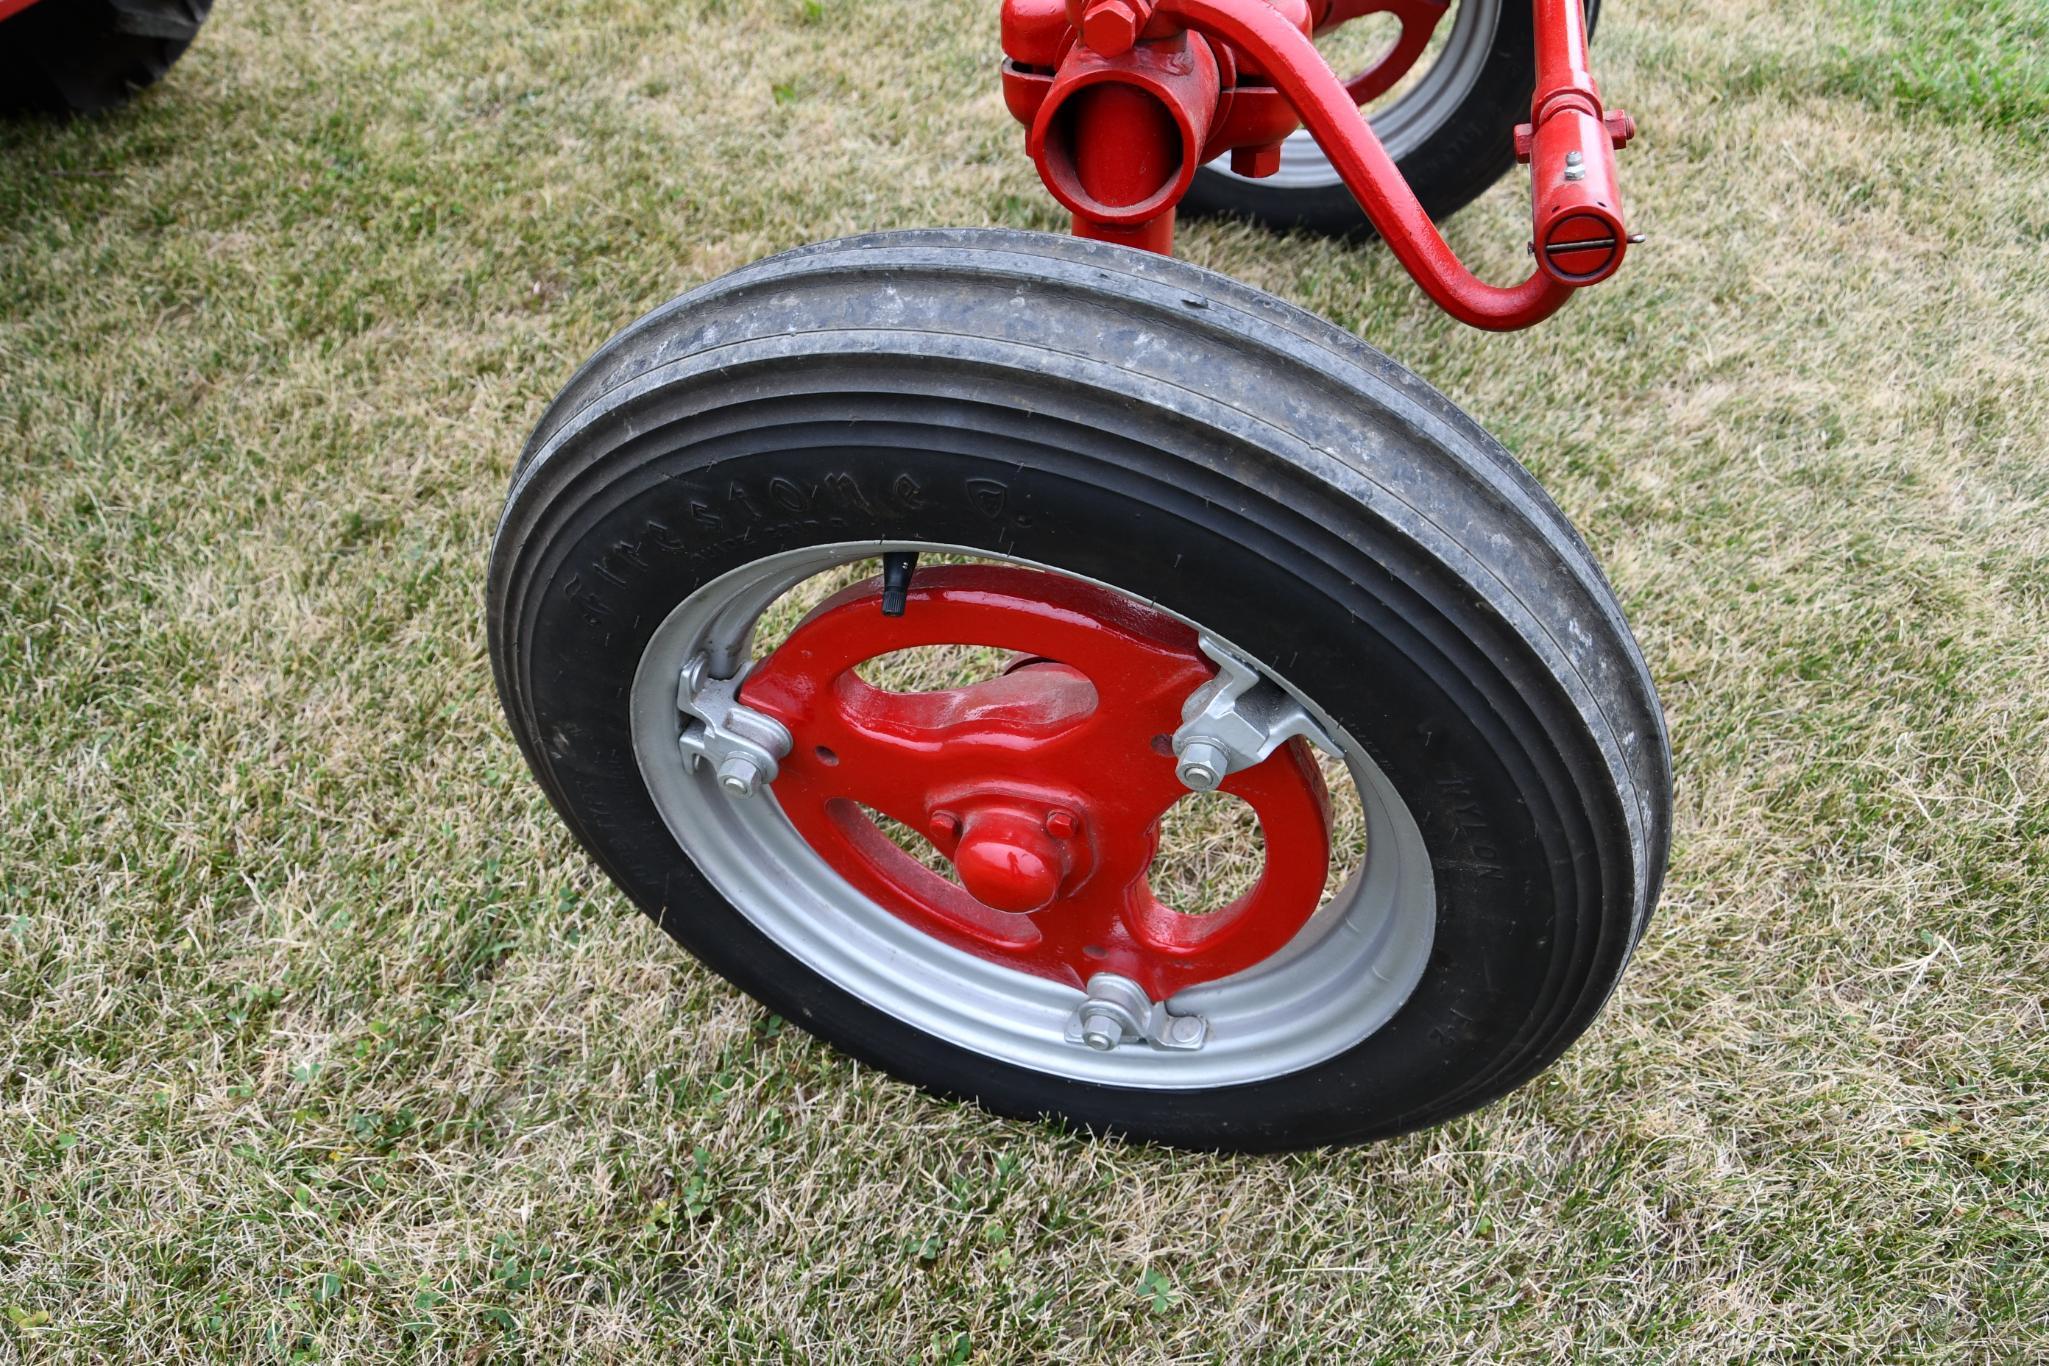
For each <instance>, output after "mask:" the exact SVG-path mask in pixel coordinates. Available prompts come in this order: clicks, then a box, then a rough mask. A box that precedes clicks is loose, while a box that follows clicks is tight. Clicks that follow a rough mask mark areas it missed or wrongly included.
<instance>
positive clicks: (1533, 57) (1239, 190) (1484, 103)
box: [1181, 0, 1601, 237]
mask: <svg viewBox="0 0 2049 1366" xmlns="http://www.w3.org/2000/svg"><path fill="white" fill-rule="evenodd" d="M1600 12H1601V0H1587V34H1588V37H1589V38H1591V37H1592V35H1593V29H1594V23H1595V21H1596V20H1597V19H1598V18H1599V17H1600ZM1533 25H1534V20H1533V16H1532V14H1531V10H1530V6H1529V4H1528V3H1527V0H1503V5H1502V8H1501V11H1500V15H1499V18H1498V20H1497V22H1496V24H1495V31H1494V35H1493V38H1492V40H1491V42H1490V43H1489V45H1488V52H1487V58H1486V64H1485V66H1484V67H1482V69H1481V71H1480V74H1479V76H1478V77H1477V78H1476V79H1475V80H1474V82H1473V86H1472V89H1471V90H1470V91H1469V92H1468V93H1467V95H1466V97H1465V98H1464V99H1463V100H1461V101H1460V102H1459V104H1458V105H1457V107H1456V109H1455V110H1454V111H1453V112H1452V113H1451V115H1450V116H1449V117H1447V118H1446V119H1445V120H1444V122H1443V123H1442V124H1441V125H1439V127H1438V128H1437V130H1436V131H1435V132H1433V133H1431V134H1429V135H1428V136H1426V137H1425V138H1424V139H1423V140H1422V141H1421V142H1420V143H1419V144H1418V145H1417V146H1416V147H1415V148H1414V149H1412V150H1411V151H1409V152H1408V153H1407V154H1406V155H1404V156H1402V157H1401V158H1400V159H1398V160H1397V161H1396V162H1395V165H1396V166H1397V167H1399V168H1400V169H1401V173H1402V176H1403V178H1404V179H1406V180H1407V181H1408V182H1409V188H1411V189H1412V190H1414V191H1415V192H1416V198H1417V199H1418V200H1419V201H1420V202H1421V203H1422V205H1423V208H1424V210H1425V211H1426V212H1428V213H1429V215H1430V216H1431V217H1432V218H1433V219H1436V220H1437V221H1439V222H1442V221H1443V220H1444V219H1446V218H1449V217H1450V216H1451V215H1452V214H1455V213H1457V212H1458V211H1459V210H1460V209H1463V208H1464V207H1465V206H1466V205H1468V204H1470V203H1472V202H1473V201H1474V200H1475V199H1478V198H1479V197H1480V196H1481V195H1482V194H1485V193H1486V192H1487V190H1488V189H1489V188H1490V187H1491V186H1492V185H1493V184H1494V182H1495V181H1497V180H1499V179H1501V177H1502V176H1504V175H1506V174H1507V173H1508V172H1509V171H1510V170H1513V169H1514V167H1515V128H1516V125H1517V124H1519V123H1527V122H1529V119H1530V95H1531V93H1532V91H1533V90H1534V89H1535V87H1536V80H1537V47H1536V41H1537V40H1536V33H1535V28H1534V26H1533ZM1181 204H1182V208H1183V209H1185V210H1186V211H1188V212H1189V213H1192V214H1198V215H1200V214H1219V215H1226V216H1231V217H1237V218H1249V219H1251V220H1252V221H1253V222H1255V223H1261V224H1264V225H1265V226H1267V227H1270V228H1277V229H1282V230H1286V229H1289V228H1306V229H1308V230H1309V231H1311V232H1320V233H1326V234H1329V235H1332V236H1340V237H1371V236H1374V235H1376V234H1375V233H1374V231H1373V225H1372V224H1370V223H1368V222H1367V221H1366V214H1365V211H1364V210H1362V209H1361V208H1360V207H1359V201H1358V200H1356V199H1354V198H1353V197H1352V192H1351V191H1350V190H1348V189H1346V188H1345V187H1344V186H1343V185H1341V184H1333V185H1326V186H1319V187H1286V188H1284V187H1282V186H1278V185H1274V184H1272V183H1270V182H1267V181H1259V180H1243V179H1240V178H1238V177H1236V176H1229V175H1225V174H1224V173H1223V172H1221V171H1219V170H1216V169H1214V168H1212V167H1209V166H1205V167H1203V168H1202V169H1201V170H1199V171H1197V172H1196V173H1195V181H1194V183H1193V184H1191V185H1190V186H1189V187H1188V195H1187V197H1186V198H1185V199H1183V200H1182V201H1181Z"/></svg>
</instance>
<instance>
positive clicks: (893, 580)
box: [882, 550, 918, 617]
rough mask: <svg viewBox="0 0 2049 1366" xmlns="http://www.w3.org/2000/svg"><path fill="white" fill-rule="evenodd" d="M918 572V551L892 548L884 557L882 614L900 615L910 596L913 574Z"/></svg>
mask: <svg viewBox="0 0 2049 1366" xmlns="http://www.w3.org/2000/svg"><path fill="white" fill-rule="evenodd" d="M917 572H918V552H917V551H915V550H892V551H890V552H889V553H888V554H886V555H884V556H883V557H882V615H884V616H885V617H900V616H902V615H903V614H904V602H905V600H906V599H908V598H909V597H910V592H911V575H913V574H915V573H917Z"/></svg>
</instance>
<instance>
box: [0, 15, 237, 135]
mask: <svg viewBox="0 0 2049 1366" xmlns="http://www.w3.org/2000/svg"><path fill="white" fill-rule="evenodd" d="M212 9H213V0H40V3H38V4H34V5H31V6H29V8H27V9H25V10H23V11H22V12H21V13H20V14H17V15H15V16H14V17H13V18H12V19H9V20H7V21H6V22H5V23H0V109H4V110H10V111H11V110H37V111H41V112H44V113H53V114H93V113H98V112H99V111H101V110H103V109H111V108H113V107H114V106H116V105H119V104H125V103H126V102H127V101H128V100H129V99H131V98H133V97H134V95H135V93H136V92H137V91H138V90H141V89H142V88H143V87H145V86H149V85H154V84H155V83H156V82H157V81H159V80H161V79H162V78H163V75H164V73H165V72H166V71H169V70H170V69H171V64H172V63H173V62H175V61H177V60H178V58H180V57H181V56H183V55H184V53H185V49H186V48H188V47H190V46H191V45H192V40H193V38H194V37H195V36H197V34H198V33H199V27H200V25H201V24H203V23H205V22H206V16H207V14H208V13H209V12H210V11H211V10H212Z"/></svg>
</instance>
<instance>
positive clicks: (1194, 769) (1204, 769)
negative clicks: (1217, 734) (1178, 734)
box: [1174, 740, 1231, 792]
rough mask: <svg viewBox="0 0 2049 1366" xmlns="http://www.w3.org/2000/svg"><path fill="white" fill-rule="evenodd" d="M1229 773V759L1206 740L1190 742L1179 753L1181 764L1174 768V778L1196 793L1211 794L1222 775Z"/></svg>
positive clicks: (1222, 778)
mask: <svg viewBox="0 0 2049 1366" xmlns="http://www.w3.org/2000/svg"><path fill="white" fill-rule="evenodd" d="M1230 771H1231V758H1230V756H1229V755H1227V754H1225V753H1224V751H1223V750H1222V749H1220V748H1218V747H1217V746H1216V745H1213V744H1211V743H1210V742H1209V741H1207V740H1191V741H1189V742H1188V745H1187V747H1186V748H1184V749H1183V750H1182V751H1181V762H1180V763H1179V764H1177V765H1175V767H1174V776H1176V777H1177V778H1179V779H1180V780H1181V783H1182V786H1184V787H1188V788H1192V789H1193V790H1195V791H1197V792H1212V791H1215V790H1216V786H1217V784H1218V783H1221V782H1222V781H1223V780H1224V775H1225V774H1226V773H1229V772H1230Z"/></svg>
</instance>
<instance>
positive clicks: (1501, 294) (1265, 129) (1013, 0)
mask: <svg viewBox="0 0 2049 1366" xmlns="http://www.w3.org/2000/svg"><path fill="white" fill-rule="evenodd" d="M1532 2H1533V6H1534V20H1535V26H1536V37H1537V43H1536V56H1537V69H1536V85H1535V91H1534V94H1533V97H1532V100H1531V105H1530V122H1529V123H1528V124H1527V125H1524V126H1523V127H1521V128H1519V129H1517V131H1516V148H1517V154H1518V157H1519V159H1521V160H1524V161H1527V162H1528V163H1529V165H1530V168H1531V179H1532V187H1533V194H1532V201H1533V202H1532V205H1531V212H1532V234H1531V241H1530V248H1531V251H1532V252H1533V253H1534V255H1535V256H1536V261H1537V265H1536V269H1535V270H1534V271H1533V272H1532V273H1531V275H1530V277H1529V278H1528V279H1527V280H1525V281H1523V282H1522V283H1521V284H1519V285H1515V286H1512V287H1502V286H1497V285H1490V284H1487V283H1485V282H1483V281H1481V280H1479V279H1478V278H1476V277H1475V276H1474V275H1473V273H1472V272H1471V271H1469V270H1467V269H1466V267H1465V266H1464V265H1463V264H1461V263H1460V261H1459V259H1458V257H1457V256H1456V255H1455V254H1454V253H1453V252H1452V250H1451V248H1450V247H1449V246H1447V245H1446V244H1445V241H1444V238H1443V236H1442V235H1441V234H1440V233H1439V232H1438V231H1437V227H1436V225H1435V224H1434V223H1433V222H1431V220H1430V216H1429V214H1428V213H1427V212H1425V211H1424V209H1423V206H1422V205H1421V204H1420V203H1418V202H1417V199H1416V196H1415V194H1414V192H1413V191H1412V190H1411V189H1410V187H1409V185H1408V182H1407V181H1406V180H1404V179H1403V177H1402V174H1401V172H1400V170H1398V169H1397V168H1396V166H1395V163H1394V161H1393V159H1392V158H1390V157H1389V156H1388V154H1387V151H1386V149H1385V148H1383V147H1382V146H1381V143H1380V140H1379V139H1378V138H1377V137H1375V136H1374V133H1373V129H1372V126H1371V125H1370V124H1369V123H1368V122H1367V121H1366V119H1364V118H1362V117H1361V116H1360V113H1359V105H1360V103H1361V102H1362V101H1363V100H1366V99H1370V98H1372V97H1373V96H1374V95H1377V94H1380V93H1382V92H1384V91H1386V90H1387V89H1389V88H1390V87H1392V86H1393V85H1394V84H1395V82H1397V81H1398V80H1400V78H1401V77H1402V75H1403V74H1404V73H1405V72H1406V71H1407V70H1408V69H1409V67H1410V66H1411V65H1412V64H1413V63H1414V62H1415V60H1416V59H1417V57H1418V56H1419V55H1420V54H1421V53H1422V51H1423V50H1424V47H1425V45H1426V44H1427V43H1428V41H1429V37H1430V33H1431V31H1432V29H1433V28H1434V27H1435V24H1436V22H1437V20H1438V19H1439V18H1441V17H1442V15H1443V14H1444V13H1445V11H1446V9H1447V8H1448V7H1447V6H1446V5H1445V4H1443V3H1441V0H1274V2H1273V3H1269V0H1005V2H1004V6H1003V47H1004V54H1005V57H1006V60H1005V62H1004V68H1003V82H1004V94H1005V99H1006V102H1007V103H1008V105H1009V108H1010V111H1011V113H1012V114H1013V115H1015V116H1016V117H1017V118H1018V120H1019V121H1020V122H1022V123H1024V124H1025V125H1026V127H1027V128H1028V129H1029V133H1028V135H1027V139H1026V148H1027V150H1028V151H1029V152H1030V154H1031V156H1032V159H1033V160H1034V161H1035V162H1036V163H1037V164H1038V167H1039V173H1040V175H1041V177H1042V178H1043V179H1044V180H1045V182H1046V186H1047V188H1048V189H1049V190H1051V191H1052V193H1053V196H1054V198H1056V199H1058V200H1059V201H1060V203H1061V204H1062V205H1064V206H1065V207H1066V208H1067V209H1068V210H1069V211H1070V212H1071V213H1072V214H1073V215H1074V231H1075V233H1076V234H1077V235H1079V236H1082V237H1092V238H1098V239H1101V240H1104V241H1111V242H1120V243H1123V244H1125V245H1129V246H1137V247H1143V248H1146V249H1148V250H1152V251H1157V252H1162V253H1168V252H1171V251H1172V249H1173V236H1174V212H1175V208H1176V206H1177V205H1178V204H1179V203H1180V201H1181V199H1182V196H1183V195H1185V194H1186V193H1187V190H1188V187H1189V184H1190V182H1191V181H1192V180H1193V179H1194V176H1195V172H1196V169H1197V167H1199V166H1200V165H1202V164H1203V163H1204V162H1207V161H1209V160H1211V159H1213V158H1216V157H1219V156H1222V155H1224V154H1225V153H1229V154H1230V155H1231V158H1232V168H1233V169H1234V170H1236V171H1237V172H1238V173H1240V174H1241V175H1261V174H1267V173H1270V172H1271V171H1272V169H1273V168H1274V167H1275V166H1276V165H1277V164H1278V153H1279V146H1280V142H1281V140H1282V139H1283V138H1285V137H1286V136H1287V135H1288V134H1289V133H1290V132H1293V131H1294V130H1295V129H1296V128H1297V127H1306V128H1307V129H1308V130H1309V132H1310V134H1311V135H1312V136H1313V137H1314V138H1315V139H1316V142H1317V145H1318V146H1319V147H1321V148H1322V149H1323V152H1324V154H1325V156H1327V157H1328V158H1329V160H1330V163H1331V165H1332V167H1333V168H1334V169H1335V170H1336V171H1337V173H1338V175H1339V176H1340V177H1341V178H1342V180H1343V181H1344V183H1345V185H1346V187H1347V188H1349V189H1350V190H1351V192H1352V194H1353V196H1354V197H1355V198H1357V200H1358V201H1359V205H1360V207H1361V208H1362V209H1363V210H1364V211H1365V213H1366V216H1367V219H1368V220H1369V221H1370V222H1371V223H1372V225H1373V227H1374V228H1375V229H1376V230H1377V231H1378V232H1379V233H1380V235H1381V236H1382V237H1383V238H1385V239H1386V241H1387V243H1388V246H1389V247H1390V248H1391V249H1392V250H1393V252H1394V254H1395V257H1396V259H1397V260H1399V261H1400V262H1401V263H1402V266H1403V268H1404V269H1406V270H1407V271H1408V272H1409V274H1410V275H1411V276H1413V277H1414V278H1415V280H1416V282H1417V283H1418V284H1419V285H1421V286H1422V288H1423V291H1424V293H1426V294H1428V295H1429V296H1430V298H1431V299H1432V300H1433V301H1435V302H1436V303H1437V304H1438V305H1439V306H1440V307H1442V308H1443V309H1444V310H1445V311H1446V312H1448V313H1450V314H1451V315H1452V316H1453V317H1455V318H1457V319H1458V320H1459V321H1461V322H1464V323H1468V324H1471V325H1472V326H1474V327H1481V328H1487V329H1490V330H1495V331H1509V330H1513V329H1516V328H1521V327H1528V326H1530V325H1531V324H1533V323H1537V322H1541V321H1542V320H1543V319H1545V318H1547V317H1549V316H1550V315H1551V314H1553V313H1555V312H1557V310H1558V309H1559V307H1560V306H1562V305H1563V304H1564V302H1565V301H1566V299H1567V298H1569V297H1570V296H1571V294H1572V291H1573V290H1575V289H1579V288H1582V287H1584V286H1586V285H1591V284H1595V283H1598V282H1599V281H1602V280H1605V279H1607V278H1608V277H1609V276H1611V275H1613V274H1614V273H1615V271H1616V270H1617V269H1619V268H1620V266H1621V265H1622V259H1623V256H1624V255H1625V253H1626V252H1627V250H1628V246H1629V243H1630V241H1631V238H1630V235H1629V232H1628V229H1627V227H1626V226H1625V224H1624V221H1623V215H1622V196H1621V192H1620V190H1619V188H1618V185H1617V180H1616V175H1615V152H1616V150H1617V149H1618V148H1620V147H1622V146H1624V145H1625V144H1626V143H1627V142H1628V141H1629V139H1630V138H1631V136H1633V135H1634V133H1635V131H1636V130H1635V124H1634V123H1633V122H1632V121H1631V119H1630V118H1629V116H1628V115H1626V114H1623V113H1621V112H1619V111H1609V110H1607V109H1606V108H1604V107H1603V105H1602V103H1601V95H1600V90H1599V88H1598V87H1597V86H1596V85H1595V84H1594V79H1593V76H1592V74H1591V73H1590V72H1589V71H1588V69H1587V26H1586V14H1585V10H1584V8H1583V6H1582V3H1581V0H1532ZM1376 12H1385V13H1391V14H1393V15H1394V16H1395V17H1396V18H1397V19H1398V20H1400V23H1401V32H1400V36H1399V38H1398V39H1397V41H1396V42H1395V44H1394V45H1393V47H1392V48H1391V49H1390V50H1389V51H1388V52H1387V53H1386V54H1385V55H1384V56H1383V57H1382V58H1381V59H1380V60H1379V61H1378V62H1376V63H1375V64H1374V65H1373V66H1372V67H1370V68H1368V69H1367V70H1366V71H1364V72H1362V73H1360V74H1358V75H1357V76H1354V77H1353V78H1352V79H1351V80H1350V81H1349V82H1347V81H1346V80H1344V79H1342V78H1340V77H1339V76H1338V75H1337V73H1335V72H1334V71H1332V70H1331V68H1330V66H1329V64H1328V63H1326V62H1325V61H1324V59H1323V57H1322V55H1321V54H1320V53H1319V52H1318V51H1317V50H1316V46H1315V44H1314V42H1313V41H1312V39H1311V35H1312V34H1315V33H1318V32H1323V31H1327V30H1329V29H1330V28H1333V27H1336V26H1337V25H1339V24H1342V23H1345V22H1349V21H1350V20H1352V19H1356V18H1359V17H1361V16H1362V15H1365V14H1369V13H1376Z"/></svg>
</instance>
